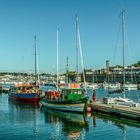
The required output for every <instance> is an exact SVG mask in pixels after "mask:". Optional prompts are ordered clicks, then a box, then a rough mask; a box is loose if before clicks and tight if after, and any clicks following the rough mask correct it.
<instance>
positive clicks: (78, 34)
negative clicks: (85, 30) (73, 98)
mask: <svg viewBox="0 0 140 140" xmlns="http://www.w3.org/2000/svg"><path fill="white" fill-rule="evenodd" d="M77 25H78V26H77V39H78V47H79V50H80V57H81V64H82V71H83V80H84V89H85V91H86V79H85V69H84V62H83V53H82V46H81V38H80V31H79V24H78V18H77ZM77 78H78V77H77Z"/></svg>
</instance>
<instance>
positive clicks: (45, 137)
mask: <svg viewBox="0 0 140 140" xmlns="http://www.w3.org/2000/svg"><path fill="white" fill-rule="evenodd" d="M96 93H97V99H100V98H101V97H103V96H108V95H107V93H106V92H105V91H104V90H103V89H98V90H97V91H96ZM88 95H89V96H90V97H91V96H92V91H90V90H89V91H88ZM109 96H123V95H121V94H117V95H114V94H113V95H109ZM125 97H128V98H130V99H133V100H134V101H136V102H139V99H140V91H129V92H127V93H126V94H125ZM0 139H1V140H16V139H17V140H19V139H20V140H110V139H112V140H139V139H140V122H137V121H135V120H129V119H125V118H118V117H117V116H110V115H107V114H102V113H87V114H85V115H84V114H75V113H65V112H58V111H52V110H45V109H44V108H40V107H39V106H38V104H26V103H19V102H15V101H11V100H9V98H8V95H7V94H4V93H3V94H0Z"/></svg>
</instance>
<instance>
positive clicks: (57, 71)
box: [56, 28, 59, 91]
mask: <svg viewBox="0 0 140 140" xmlns="http://www.w3.org/2000/svg"><path fill="white" fill-rule="evenodd" d="M56 45H57V91H58V78H59V75H58V63H59V61H58V59H59V56H58V45H59V28H58V29H57V44H56Z"/></svg>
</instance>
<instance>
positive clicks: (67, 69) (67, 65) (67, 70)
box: [66, 56, 69, 84]
mask: <svg viewBox="0 0 140 140" xmlns="http://www.w3.org/2000/svg"><path fill="white" fill-rule="evenodd" d="M66 63H67V64H66V82H67V84H68V82H69V77H68V72H69V59H68V56H67V62H66Z"/></svg>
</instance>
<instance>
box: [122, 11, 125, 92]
mask: <svg viewBox="0 0 140 140" xmlns="http://www.w3.org/2000/svg"><path fill="white" fill-rule="evenodd" d="M124 12H125V11H124V10H123V11H122V52H123V91H125V87H124V85H125V60H124V58H125V54H124V52H125V30H124V26H125V23H124Z"/></svg>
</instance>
